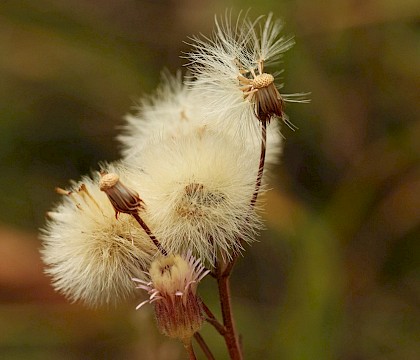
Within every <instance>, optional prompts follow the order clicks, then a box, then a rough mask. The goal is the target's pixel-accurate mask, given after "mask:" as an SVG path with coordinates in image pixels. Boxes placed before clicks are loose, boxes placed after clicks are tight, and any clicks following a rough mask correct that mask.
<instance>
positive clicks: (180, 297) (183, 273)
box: [133, 252, 209, 342]
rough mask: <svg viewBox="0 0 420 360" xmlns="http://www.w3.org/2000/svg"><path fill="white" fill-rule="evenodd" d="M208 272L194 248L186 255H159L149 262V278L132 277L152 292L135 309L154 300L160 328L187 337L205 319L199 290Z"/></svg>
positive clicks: (167, 333)
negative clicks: (197, 292)
mask: <svg viewBox="0 0 420 360" xmlns="http://www.w3.org/2000/svg"><path fill="white" fill-rule="evenodd" d="M208 272H209V270H206V269H205V268H204V266H203V265H202V264H201V262H200V260H197V259H195V258H194V256H192V254H191V252H188V253H187V255H184V256H180V255H169V256H159V257H157V258H156V259H155V260H154V261H153V262H152V264H151V266H150V270H149V276H150V281H145V280H143V279H137V278H134V279H133V280H134V281H135V282H137V284H138V285H137V288H138V289H142V290H146V291H147V292H148V294H149V298H148V299H147V300H145V301H143V302H142V303H140V304H139V305H138V306H137V308H136V309H140V308H141V307H142V306H143V305H144V304H147V303H150V304H154V308H155V314H156V320H157V325H158V328H159V330H160V331H161V332H162V333H163V334H164V335H167V336H169V337H172V338H176V339H179V340H181V341H183V342H185V341H187V340H188V339H190V338H191V337H192V336H193V335H194V333H195V332H197V331H198V330H199V329H200V327H201V325H202V323H203V320H204V317H203V314H202V305H201V301H200V299H199V298H198V297H197V294H196V290H197V286H198V283H199V282H200V281H201V280H202V279H203V278H204V277H205V276H206V275H207V274H208Z"/></svg>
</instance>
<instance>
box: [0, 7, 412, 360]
mask: <svg viewBox="0 0 420 360" xmlns="http://www.w3.org/2000/svg"><path fill="white" fill-rule="evenodd" d="M249 7H251V8H252V10H251V14H252V15H255V16H257V15H260V14H266V13H268V12H270V11H272V12H274V14H275V16H276V17H282V18H283V19H284V20H285V22H286V27H285V34H294V35H295V39H296V43H297V44H296V46H295V47H294V48H293V49H292V50H291V51H289V52H288V53H287V54H286V55H285V58H284V67H285V68H286V72H285V74H284V78H285V83H286V86H285V92H289V93H292V92H301V91H304V92H305V91H309V92H311V93H312V94H311V99H312V102H311V104H309V105H298V104H291V105H289V106H288V107H287V113H288V114H289V116H290V118H291V120H292V121H293V123H294V124H295V125H297V126H298V127H299V130H298V131H296V132H292V131H291V130H289V129H287V128H285V129H284V135H285V137H286V147H285V150H284V156H283V160H282V164H281V165H279V166H278V167H277V168H275V170H274V174H273V176H272V186H273V190H272V191H271V192H270V194H269V196H268V197H267V210H266V214H265V217H266V219H267V228H268V229H267V231H265V232H263V234H262V236H261V238H260V242H258V243H255V244H254V245H253V246H252V247H251V248H250V249H248V251H247V252H246V254H245V255H246V256H245V258H244V259H241V261H240V262H239V264H238V266H237V268H236V271H235V272H234V278H233V293H234V311H235V315H236V319H237V324H238V327H239V328H240V330H241V333H242V336H243V344H244V349H245V353H246V355H247V356H246V358H247V359H296V360H298V359H345V360H359V359H360V360H365V359H366V360H367V359H375V360H376V359H413V360H414V359H418V356H419V354H420V343H419V341H418V340H419V339H420V321H419V313H420V310H419V295H420V286H419V267H418V265H419V258H420V251H419V250H420V249H419V241H418V240H419V224H420V211H419V208H420V206H419V205H420V194H419V193H420V168H419V153H420V151H419V150H420V149H419V135H420V122H419V110H420V108H419V107H420V106H419V104H420V101H419V100H420V91H419V89H420V86H419V85H420V73H419V69H420V31H419V20H420V17H419V15H420V3H419V2H418V1H416V0H405V1H397V0H365V1H359V0H326V1H320V0H318V1H304V0H283V1H282V0H276V1H274V0H273V1H268V0H260V1H258V2H251V1H221V0H220V1H218V0H206V1H193V0H181V1H164V0H162V1H152V0H150V1H134V0H124V1H116V0H101V1H99V0H91V1H88V0H73V1H65V0H38V1H31V0H16V1H12V0H10V1H8V0H2V1H1V2H0V134H1V135H0V170H1V172H0V209H1V212H0V254H1V260H0V358H1V359H13V360H15V359H130V360H131V359H152V360H153V359H183V358H185V354H184V353H183V349H182V347H181V346H180V345H179V344H178V343H176V342H173V341H170V340H167V339H165V338H163V337H162V336H160V335H159V334H158V333H157V331H156V330H155V327H154V325H153V316H152V313H151V312H150V308H149V309H147V308H143V309H142V310H141V311H138V312H136V311H135V310H134V306H135V304H136V301H135V300H134V301H133V302H132V303H128V304H125V305H123V306H121V307H119V308H117V309H98V310H89V309H86V308H84V307H83V306H81V305H74V304H73V305H72V304H68V303H67V302H66V300H65V299H63V298H62V297H61V296H59V295H58V294H55V293H54V292H53V290H52V289H51V287H50V285H49V280H48V279H47V278H46V277H44V276H43V274H42V264H41V263H40V260H39V254H38V248H39V246H40V243H39V240H37V231H38V230H37V229H38V228H39V227H41V226H43V223H44V214H45V212H46V211H47V210H48V209H49V208H50V207H51V206H52V204H53V203H54V202H55V201H57V200H58V197H57V196H56V195H55V194H54V192H53V189H54V187H55V186H57V185H59V186H63V187H65V186H66V185H67V184H68V179H71V178H72V179H78V178H79V177H80V176H81V175H82V174H85V173H87V172H89V171H90V170H91V169H95V168H96V167H97V162H98V161H100V160H114V159H117V158H118V157H119V152H118V143H117V142H116V141H115V140H114V138H115V136H116V134H117V130H116V128H117V127H118V126H119V125H121V124H122V120H121V118H122V116H123V115H124V114H125V113H127V112H128V111H129V110H130V108H131V107H132V105H133V103H134V101H135V100H136V99H137V98H138V97H140V96H142V95H143V94H146V93H150V92H151V91H152V90H153V89H154V87H155V86H156V85H157V83H158V81H159V74H160V71H161V69H162V68H163V67H167V68H168V69H169V70H171V71H172V72H174V71H175V70H176V69H178V68H179V67H181V66H182V64H183V63H184V61H183V60H182V59H180V58H179V55H180V53H181V51H187V50H188V45H185V44H184V43H183V42H182V41H185V40H187V37H188V36H190V35H193V34H198V33H200V32H202V33H204V34H208V33H209V32H210V30H211V28H212V24H213V16H214V14H216V13H217V14H221V13H223V12H224V9H225V8H233V9H238V10H240V9H248V8H249ZM202 293H203V296H204V298H205V299H206V300H207V301H208V303H209V304H210V306H211V307H212V308H214V309H216V308H217V303H216V298H215V295H214V286H213V284H212V280H211V279H208V280H206V281H205V282H204V284H203V286H202ZM203 335H204V337H205V338H206V339H208V342H209V343H210V345H211V347H212V348H213V350H214V352H215V354H216V357H217V359H224V358H226V353H225V350H224V345H223V343H222V339H220V338H218V337H217V336H216V334H215V332H214V331H213V329H212V328H210V327H209V326H205V328H204V330H203ZM197 353H199V355H200V356H201V353H200V351H199V350H197Z"/></svg>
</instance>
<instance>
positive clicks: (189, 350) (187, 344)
mask: <svg viewBox="0 0 420 360" xmlns="http://www.w3.org/2000/svg"><path fill="white" fill-rule="evenodd" d="M184 348H185V350H187V353H188V358H189V359H190V360H197V357H196V356H195V353H194V349H193V347H192V342H191V339H189V340H187V341H185V342H184Z"/></svg>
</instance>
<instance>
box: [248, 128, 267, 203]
mask: <svg viewBox="0 0 420 360" xmlns="http://www.w3.org/2000/svg"><path fill="white" fill-rule="evenodd" d="M266 148H267V123H266V122H265V121H262V122H261V153H260V164H259V166H258V175H257V181H256V182H255V190H254V194H253V195H252V199H251V208H253V207H254V206H255V203H256V202H257V198H258V194H259V192H260V188H261V181H262V176H263V173H264V164H265V153H266Z"/></svg>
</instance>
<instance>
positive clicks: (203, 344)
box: [194, 332, 216, 360]
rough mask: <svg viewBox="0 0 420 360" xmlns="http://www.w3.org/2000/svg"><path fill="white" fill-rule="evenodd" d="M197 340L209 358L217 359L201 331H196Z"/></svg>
mask: <svg viewBox="0 0 420 360" xmlns="http://www.w3.org/2000/svg"><path fill="white" fill-rule="evenodd" d="M194 338H195V341H197V343H198V345H200V347H201V350H203V353H204V355H206V357H207V359H208V360H216V359H215V357H214V356H213V354H212V352H211V350H210V348H209V347H208V345H207V343H206V342H205V341H204V339H203V337H202V336H201V335H200V333H198V332H196V333H195V334H194Z"/></svg>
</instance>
